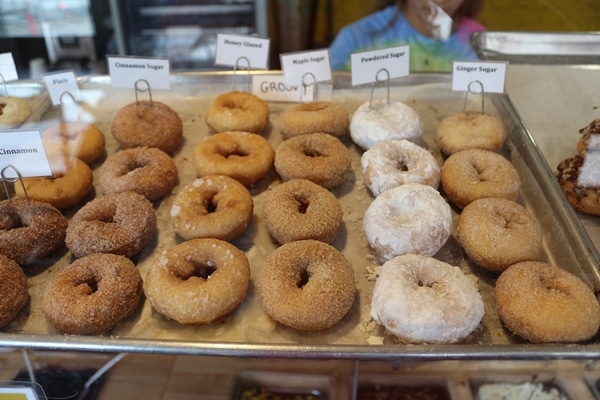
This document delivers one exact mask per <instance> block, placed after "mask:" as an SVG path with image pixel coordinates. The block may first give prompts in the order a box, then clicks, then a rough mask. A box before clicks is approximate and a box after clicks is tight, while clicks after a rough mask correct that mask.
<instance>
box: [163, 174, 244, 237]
mask: <svg viewBox="0 0 600 400" xmlns="http://www.w3.org/2000/svg"><path fill="white" fill-rule="evenodd" d="M253 212H254V202H253V200H252V195H251V194H250V192H249V191H248V189H246V187H245V186H244V185H242V184H241V183H239V182H238V181H236V180H235V179H233V178H230V177H228V176H225V175H209V176H204V177H202V178H198V179H196V180H194V181H193V182H192V183H190V184H188V185H187V186H185V187H184V188H183V189H182V190H181V191H180V192H179V193H178V194H177V196H176V197H175V200H174V201H173V205H172V206H171V225H172V226H173V229H174V230H175V232H176V233H177V234H178V235H179V236H180V237H181V238H183V239H184V240H190V239H196V238H214V239H221V240H226V241H231V240H233V239H235V238H237V237H238V236H240V235H241V234H242V233H244V231H245V230H246V228H247V227H248V225H249V224H250V222H251V221H252V216H253Z"/></svg>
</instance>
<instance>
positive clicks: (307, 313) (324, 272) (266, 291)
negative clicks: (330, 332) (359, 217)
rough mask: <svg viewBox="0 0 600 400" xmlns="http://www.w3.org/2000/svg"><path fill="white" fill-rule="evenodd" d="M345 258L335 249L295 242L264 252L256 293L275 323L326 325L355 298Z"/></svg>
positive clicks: (310, 327)
mask: <svg viewBox="0 0 600 400" xmlns="http://www.w3.org/2000/svg"><path fill="white" fill-rule="evenodd" d="M355 290H356V289H355V284H354V272H353V269H352V265H351V264H350V262H349V261H348V260H347V259H346V257H344V255H343V254H342V253H340V252H339V251H337V250H336V249H335V248H334V247H332V246H330V245H328V244H326V243H323V242H320V241H317V240H299V241H295V242H290V243H286V244H284V245H282V246H281V247H279V248H277V249H276V250H275V251H273V252H272V253H271V254H269V255H268V256H267V259H266V260H265V263H264V265H263V267H262V269H261V273H260V276H259V280H258V295H259V297H260V301H261V303H262V306H263V308H264V309H265V311H266V313H267V314H269V316H270V317H271V318H273V319H274V320H275V321H277V322H279V323H281V324H283V325H285V326H288V327H290V328H294V329H298V330H303V331H316V330H322V329H327V328H330V327H332V326H334V325H335V324H337V323H338V322H339V321H341V320H342V318H343V317H344V316H345V315H346V313H347V312H348V311H349V310H350V307H352V304H353V303H354V296H355Z"/></svg>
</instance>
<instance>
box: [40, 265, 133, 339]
mask: <svg viewBox="0 0 600 400" xmlns="http://www.w3.org/2000/svg"><path fill="white" fill-rule="evenodd" d="M142 285H143V283H142V277H141V275H140V273H139V271H138V270H137V268H136V266H135V264H134V263H133V262H132V261H131V260H129V259H128V258H127V257H124V256H119V255H115V254H91V255H88V256H86V257H83V258H80V259H77V260H75V261H74V262H73V263H72V264H70V265H67V266H66V267H65V268H63V269H62V270H60V271H59V273H58V274H57V275H56V276H55V277H54V278H52V280H50V281H49V282H48V284H47V285H46V287H45V289H44V295H43V299H42V312H43V313H44V316H45V318H46V320H47V321H48V322H50V323H51V324H52V325H53V326H54V327H55V328H56V329H58V330H59V331H61V332H65V333H69V334H76V335H89V334H94V333H102V332H106V331H110V330H111V329H113V328H115V327H116V326H117V325H118V324H120V323H121V322H122V321H123V320H124V319H125V318H127V317H128V316H129V315H131V314H132V313H133V312H134V311H135V309H136V308H137V307H138V304H139V302H140V298H141V295H142Z"/></svg>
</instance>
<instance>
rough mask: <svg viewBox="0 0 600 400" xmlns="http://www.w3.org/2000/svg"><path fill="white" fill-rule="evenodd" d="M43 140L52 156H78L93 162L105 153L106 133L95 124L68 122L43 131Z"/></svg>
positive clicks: (89, 162) (85, 160)
mask: <svg viewBox="0 0 600 400" xmlns="http://www.w3.org/2000/svg"><path fill="white" fill-rule="evenodd" d="M42 142H43V143H44V147H45V148H46V152H47V153H48V154H49V155H50V156H62V157H67V158H70V157H77V158H79V159H80V160H82V161H84V162H86V163H88V164H91V163H93V162H94V161H96V160H98V159H99V158H100V157H101V156H102V154H103V153H104V148H105V138H104V134H103V133H102V131H101V130H100V129H98V128H97V127H96V126H95V125H93V124H88V123H85V122H67V123H64V122H63V123H60V124H56V125H53V126H51V127H49V128H47V129H45V130H44V131H43V132H42Z"/></svg>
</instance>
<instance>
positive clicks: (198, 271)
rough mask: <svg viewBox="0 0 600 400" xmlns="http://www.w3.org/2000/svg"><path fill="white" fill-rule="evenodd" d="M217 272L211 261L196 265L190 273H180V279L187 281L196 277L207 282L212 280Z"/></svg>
mask: <svg viewBox="0 0 600 400" xmlns="http://www.w3.org/2000/svg"><path fill="white" fill-rule="evenodd" d="M216 270H217V268H216V267H215V266H214V264H213V263H212V262H210V261H208V262H206V263H203V262H198V263H194V265H193V266H192V268H190V269H189V270H188V271H185V272H183V273H180V274H179V278H180V279H181V280H183V281H187V280H188V279H190V278H194V277H195V278H200V279H203V280H205V281H206V280H208V279H210V276H211V275H212V274H214V273H215V271H216Z"/></svg>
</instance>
